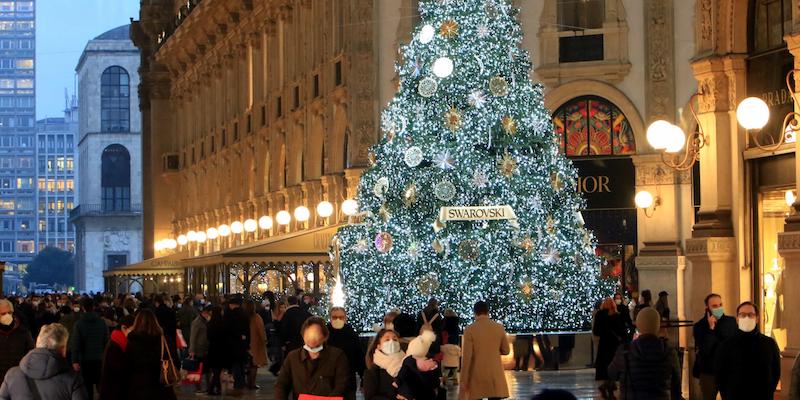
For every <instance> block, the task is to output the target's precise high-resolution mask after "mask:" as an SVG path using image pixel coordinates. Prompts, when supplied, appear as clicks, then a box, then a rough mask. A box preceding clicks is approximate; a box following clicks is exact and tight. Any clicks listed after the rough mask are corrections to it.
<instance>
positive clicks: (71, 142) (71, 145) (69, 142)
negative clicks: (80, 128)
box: [65, 135, 75, 170]
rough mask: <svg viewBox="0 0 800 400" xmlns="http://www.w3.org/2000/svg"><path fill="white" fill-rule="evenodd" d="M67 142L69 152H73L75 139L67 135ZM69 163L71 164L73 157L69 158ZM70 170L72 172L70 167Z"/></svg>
mask: <svg viewBox="0 0 800 400" xmlns="http://www.w3.org/2000/svg"><path fill="white" fill-rule="evenodd" d="M65 140H66V141H67V150H72V149H73V148H74V147H75V137H73V136H72V135H67V138H66V139H65ZM67 162H68V163H70V164H71V163H72V157H67ZM68 165H69V164H68ZM68 169H70V170H71V169H72V167H68Z"/></svg>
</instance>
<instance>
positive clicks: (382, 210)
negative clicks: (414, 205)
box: [378, 203, 392, 222]
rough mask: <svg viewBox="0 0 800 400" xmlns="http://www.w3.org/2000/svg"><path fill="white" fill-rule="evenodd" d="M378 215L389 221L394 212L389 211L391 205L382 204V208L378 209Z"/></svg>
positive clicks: (384, 220)
mask: <svg viewBox="0 0 800 400" xmlns="http://www.w3.org/2000/svg"><path fill="white" fill-rule="evenodd" d="M378 215H380V216H381V219H383V222H389V219H390V218H392V214H391V213H390V212H389V207H388V206H387V205H386V203H383V204H381V208H380V209H379V210H378Z"/></svg>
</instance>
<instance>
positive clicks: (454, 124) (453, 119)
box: [444, 107, 462, 132]
mask: <svg viewBox="0 0 800 400" xmlns="http://www.w3.org/2000/svg"><path fill="white" fill-rule="evenodd" d="M461 122H462V120H461V111H458V109H457V108H455V107H450V110H448V111H447V112H446V113H445V114H444V125H445V126H446V127H447V129H449V130H450V131H451V132H455V131H457V130H458V129H459V128H461Z"/></svg>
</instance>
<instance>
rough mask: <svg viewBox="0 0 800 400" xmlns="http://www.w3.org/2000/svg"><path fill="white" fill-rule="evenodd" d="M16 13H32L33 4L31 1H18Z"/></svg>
mask: <svg viewBox="0 0 800 400" xmlns="http://www.w3.org/2000/svg"><path fill="white" fill-rule="evenodd" d="M17 11H19V12H33V2H32V1H18V2H17Z"/></svg>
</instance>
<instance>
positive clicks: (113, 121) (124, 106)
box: [100, 66, 131, 132]
mask: <svg viewBox="0 0 800 400" xmlns="http://www.w3.org/2000/svg"><path fill="white" fill-rule="evenodd" d="M100 87H101V88H100V108H101V111H100V112H101V118H100V129H101V130H102V131H103V132H128V131H130V112H131V110H130V77H129V76H128V72H127V71H125V69H123V68H122V67H117V66H114V67H109V68H107V69H106V70H105V71H103V75H102V78H101V85H100Z"/></svg>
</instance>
